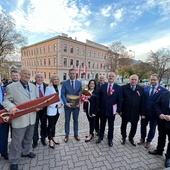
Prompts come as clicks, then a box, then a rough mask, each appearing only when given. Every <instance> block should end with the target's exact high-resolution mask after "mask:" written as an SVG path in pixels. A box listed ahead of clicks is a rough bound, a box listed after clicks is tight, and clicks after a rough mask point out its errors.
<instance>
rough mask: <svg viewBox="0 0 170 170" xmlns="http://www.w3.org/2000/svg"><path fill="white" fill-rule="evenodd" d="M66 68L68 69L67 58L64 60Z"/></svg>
mask: <svg viewBox="0 0 170 170" xmlns="http://www.w3.org/2000/svg"><path fill="white" fill-rule="evenodd" d="M63 65H64V67H67V58H64V63H63Z"/></svg>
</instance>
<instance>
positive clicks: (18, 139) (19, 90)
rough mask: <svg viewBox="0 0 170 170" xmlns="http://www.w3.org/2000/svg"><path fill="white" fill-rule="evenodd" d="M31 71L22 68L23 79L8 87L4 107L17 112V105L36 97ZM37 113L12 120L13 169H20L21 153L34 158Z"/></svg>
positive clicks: (11, 152)
mask: <svg viewBox="0 0 170 170" xmlns="http://www.w3.org/2000/svg"><path fill="white" fill-rule="evenodd" d="M30 74H31V72H30V71H29V70H28V69H22V70H21V79H20V81H18V82H15V83H12V84H10V85H8V86H7V87H6V92H7V94H6V97H5V99H4V101H3V103H2V105H3V107H4V108H5V109H6V110H7V111H9V112H10V114H15V113H16V112H17V111H18V109H17V107H16V105H18V104H21V103H24V102H28V101H30V100H33V99H36V98H37V96H36V88H35V85H34V84H32V83H29V80H30ZM35 119H36V113H35V112H32V113H29V114H26V115H23V116H21V117H18V118H16V119H13V120H12V122H11V123H12V141H11V144H10V149H9V161H10V163H11V166H10V169H11V170H18V163H19V160H20V155H21V156H22V157H29V158H34V157H35V156H36V155H35V154H34V153H33V152H31V151H30V150H31V143H32V138H33V133H34V124H35Z"/></svg>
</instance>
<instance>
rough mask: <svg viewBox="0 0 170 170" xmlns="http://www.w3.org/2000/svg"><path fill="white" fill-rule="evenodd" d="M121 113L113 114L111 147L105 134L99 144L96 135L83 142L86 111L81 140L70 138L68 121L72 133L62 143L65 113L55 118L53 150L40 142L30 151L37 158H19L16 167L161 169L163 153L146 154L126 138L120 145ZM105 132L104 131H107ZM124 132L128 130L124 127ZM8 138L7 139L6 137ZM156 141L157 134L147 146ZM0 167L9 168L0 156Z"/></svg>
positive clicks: (23, 169) (81, 121)
mask: <svg viewBox="0 0 170 170" xmlns="http://www.w3.org/2000/svg"><path fill="white" fill-rule="evenodd" d="M120 120H121V119H120V116H118V115H117V116H116V120H115V131H114V140H113V147H109V146H108V144H107V137H106V135H105V138H104V140H103V141H102V142H101V143H100V144H96V143H95V142H96V140H97V137H94V138H93V139H92V140H91V141H90V142H88V143H85V142H84V140H85V136H86V135H87V134H88V129H89V127H88V123H87V118H86V115H85V113H83V112H82V111H81V112H80V116H79V135H80V137H81V140H80V141H76V140H75V139H74V137H73V131H72V129H73V127H72V121H71V124H70V125H71V127H70V130H71V134H70V139H69V141H68V143H64V141H63V138H64V114H62V115H61V116H60V118H59V120H58V123H57V127H56V138H57V139H58V141H59V142H60V145H59V146H56V147H55V149H54V150H53V149H50V148H49V147H48V146H45V147H44V146H42V144H41V143H40V142H39V145H38V147H37V148H35V149H34V150H33V151H34V152H35V153H36V154H37V156H36V158H34V159H29V158H21V161H20V163H19V169H21V170H67V169H68V170H112V169H114V170H133V169H136V170H149V169H154V170H161V169H164V168H165V167H164V156H153V155H150V154H148V149H145V148H144V147H143V146H136V147H134V146H132V145H131V144H130V143H129V141H128V140H127V142H126V144H125V145H121V144H120V139H121V135H120ZM139 127H140V125H139V126H138V131H137V134H136V136H135V141H136V142H137V141H138V140H139V138H140V135H139ZM128 128H129V127H128ZM106 132H107V130H106ZM127 132H129V131H128V130H127ZM9 140H10V139H9ZM156 143H157V135H156V137H155V139H154V141H153V142H152V146H151V148H150V149H154V148H155V147H156ZM0 169H1V170H8V169H9V162H8V161H6V160H4V159H3V158H0Z"/></svg>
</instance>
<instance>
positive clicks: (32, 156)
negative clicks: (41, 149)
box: [21, 152, 36, 158]
mask: <svg viewBox="0 0 170 170" xmlns="http://www.w3.org/2000/svg"><path fill="white" fill-rule="evenodd" d="M21 156H22V157H28V158H35V157H36V154H35V153H33V152H30V153H29V154H27V155H23V154H22V155H21Z"/></svg>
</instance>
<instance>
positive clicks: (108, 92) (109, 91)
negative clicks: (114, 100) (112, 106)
mask: <svg viewBox="0 0 170 170" xmlns="http://www.w3.org/2000/svg"><path fill="white" fill-rule="evenodd" d="M111 88H112V87H111V84H109V88H108V91H107V95H108V96H110V93H111Z"/></svg>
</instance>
